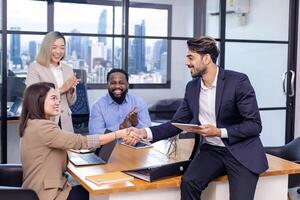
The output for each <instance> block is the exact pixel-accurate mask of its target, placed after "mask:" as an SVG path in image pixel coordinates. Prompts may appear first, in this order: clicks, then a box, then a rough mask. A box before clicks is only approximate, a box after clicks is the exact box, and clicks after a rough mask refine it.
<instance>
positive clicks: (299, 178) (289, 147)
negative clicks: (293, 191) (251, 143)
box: [264, 137, 300, 194]
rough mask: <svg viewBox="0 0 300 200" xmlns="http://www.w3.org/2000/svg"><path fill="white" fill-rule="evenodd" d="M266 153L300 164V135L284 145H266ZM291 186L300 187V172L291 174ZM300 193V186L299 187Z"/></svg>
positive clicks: (299, 192)
mask: <svg viewBox="0 0 300 200" xmlns="http://www.w3.org/2000/svg"><path fill="white" fill-rule="evenodd" d="M264 149H265V151H266V153H268V154H271V155H274V156H277V157H280V158H283V159H286V160H289V161H292V162H295V163H298V164H300V137H298V138H296V139H295V140H293V141H291V142H289V143H288V144H286V145H284V146H278V147H264ZM288 187H289V188H294V187H300V174H291V175H289V184H288ZM297 193H298V194H300V188H298V189H297Z"/></svg>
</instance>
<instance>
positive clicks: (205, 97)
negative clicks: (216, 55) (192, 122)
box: [145, 67, 228, 147]
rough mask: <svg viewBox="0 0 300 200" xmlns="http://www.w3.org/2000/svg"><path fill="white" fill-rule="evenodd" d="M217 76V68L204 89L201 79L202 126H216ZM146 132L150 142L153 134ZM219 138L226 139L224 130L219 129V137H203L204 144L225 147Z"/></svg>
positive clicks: (149, 130) (147, 129) (200, 115)
mask: <svg viewBox="0 0 300 200" xmlns="http://www.w3.org/2000/svg"><path fill="white" fill-rule="evenodd" d="M218 74H219V67H217V73H216V76H215V79H214V82H213V84H212V86H211V87H209V88H208V87H206V86H205V85H204V82H203V81H202V79H201V88H200V95H199V121H200V123H201V124H202V125H205V124H212V125H214V126H216V124H217V123H216V111H215V105H216V88H217V80H218ZM145 130H146V132H147V139H148V140H150V141H151V140H152V139H153V134H152V131H151V129H150V128H145ZM221 138H228V133H227V130H226V128H221V137H204V142H205V143H207V144H211V145H216V146H223V147H224V146H225V145H224V143H223V141H222V140H221Z"/></svg>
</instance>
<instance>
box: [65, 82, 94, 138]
mask: <svg viewBox="0 0 300 200" xmlns="http://www.w3.org/2000/svg"><path fill="white" fill-rule="evenodd" d="M76 95H77V100H76V102H75V103H74V104H73V105H71V106H70V109H71V111H72V122H73V127H74V132H75V133H82V134H87V133H88V123H89V113H90V109H89V102H88V96H87V87H86V84H85V83H83V82H80V83H79V84H78V85H77V86H76Z"/></svg>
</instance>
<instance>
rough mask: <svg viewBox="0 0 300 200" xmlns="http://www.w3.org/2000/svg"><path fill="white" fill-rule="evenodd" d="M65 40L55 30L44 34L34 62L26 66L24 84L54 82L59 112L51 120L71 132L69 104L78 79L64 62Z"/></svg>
mask: <svg viewBox="0 0 300 200" xmlns="http://www.w3.org/2000/svg"><path fill="white" fill-rule="evenodd" d="M65 46H66V40H65V38H64V36H63V35H62V34H61V33H60V32H57V31H52V32H49V33H47V34H46V35H45V37H44V39H43V41H42V44H41V47H40V49H39V52H38V54H37V56H36V62H34V63H32V64H31V65H30V66H29V68H28V73H27V77H26V86H27V87H28V86H30V85H32V84H34V83H38V82H50V83H54V85H55V88H56V89H57V91H58V92H59V93H60V100H61V111H60V112H61V113H60V115H59V116H57V117H54V118H52V119H51V120H53V121H55V122H56V123H59V124H60V126H61V128H62V129H63V130H66V131H71V132H73V124H72V117H71V110H70V107H69V106H70V105H72V104H73V103H74V102H75V101H76V91H75V88H76V85H77V84H78V82H79V80H78V79H77V78H76V76H75V74H74V72H73V70H72V68H71V67H70V66H68V65H66V64H64V63H62V62H61V61H62V59H63V58H64V56H65Z"/></svg>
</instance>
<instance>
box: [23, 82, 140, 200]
mask: <svg viewBox="0 0 300 200" xmlns="http://www.w3.org/2000/svg"><path fill="white" fill-rule="evenodd" d="M54 88H55V85H54V84H53V83H45V82H41V83H36V84H33V85H31V86H29V87H28V88H27V89H26V90H25V93H24V99H23V108H22V113H21V120H20V127H19V131H20V137H21V140H20V147H21V162H22V167H23V187H24V188H29V189H32V190H34V191H35V192H36V193H37V195H38V197H39V199H40V200H53V199H56V200H66V199H68V200H74V199H81V200H84V199H88V193H87V191H85V190H84V189H83V187H82V186H75V187H72V186H71V185H70V184H69V183H68V182H67V179H66V177H65V176H64V175H63V174H64V172H65V171H66V166H67V150H69V149H81V148H95V147H99V146H100V145H103V144H106V143H108V142H111V141H113V140H116V139H119V138H122V139H123V140H125V141H126V142H127V143H128V142H129V143H130V142H131V143H134V142H137V140H139V137H137V135H135V133H134V132H130V131H129V129H123V130H119V131H115V132H112V133H108V134H104V135H103V134H101V135H88V136H82V135H80V134H74V133H72V132H68V131H64V130H61V129H60V128H59V126H58V125H57V124H56V123H55V122H53V121H51V120H50V117H54V116H57V115H59V113H60V110H59V107H60V101H59V96H58V93H57V91H56V90H55V89H54Z"/></svg>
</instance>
